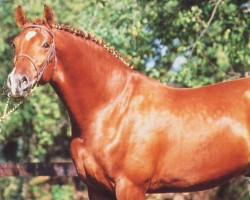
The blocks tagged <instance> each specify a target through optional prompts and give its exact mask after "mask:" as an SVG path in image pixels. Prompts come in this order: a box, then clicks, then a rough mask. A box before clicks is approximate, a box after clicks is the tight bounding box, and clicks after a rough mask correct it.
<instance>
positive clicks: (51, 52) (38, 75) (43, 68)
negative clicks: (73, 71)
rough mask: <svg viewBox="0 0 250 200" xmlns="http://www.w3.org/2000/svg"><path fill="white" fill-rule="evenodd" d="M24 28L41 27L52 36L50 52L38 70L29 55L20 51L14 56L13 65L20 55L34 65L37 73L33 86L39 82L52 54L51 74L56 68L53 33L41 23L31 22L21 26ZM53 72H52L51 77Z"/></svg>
mask: <svg viewBox="0 0 250 200" xmlns="http://www.w3.org/2000/svg"><path fill="white" fill-rule="evenodd" d="M26 28H41V29H43V30H45V31H46V32H47V33H49V35H50V36H51V37H52V45H51V51H50V54H49V56H48V58H47V60H46V61H45V62H44V64H43V65H42V67H41V69H40V71H39V70H38V68H37V65H36V64H35V62H34V60H33V59H32V58H31V57H30V56H29V55H27V54H24V53H22V54H20V55H18V56H17V58H16V60H15V62H14V65H16V62H17V60H18V59H19V58H20V57H24V58H27V59H28V60H29V61H30V62H31V63H32V66H33V67H34V69H35V71H36V73H37V77H36V81H35V83H34V85H33V86H32V87H34V86H36V85H37V84H38V82H39V81H40V79H41V78H42V76H43V74H44V72H45V70H46V68H47V66H48V64H49V63H50V62H51V58H52V57H53V56H54V57H55V58H54V67H53V74H54V71H55V69H56V49H55V37H54V34H53V32H52V31H51V30H49V29H48V28H46V27H44V26H41V25H34V24H33V25H28V26H25V27H24V28H23V30H24V29H26ZM53 74H52V76H51V77H53Z"/></svg>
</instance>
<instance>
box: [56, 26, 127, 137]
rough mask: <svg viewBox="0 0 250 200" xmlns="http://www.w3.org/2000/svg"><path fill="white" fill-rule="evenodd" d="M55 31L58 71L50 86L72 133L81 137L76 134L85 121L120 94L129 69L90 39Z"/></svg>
mask: <svg viewBox="0 0 250 200" xmlns="http://www.w3.org/2000/svg"><path fill="white" fill-rule="evenodd" d="M54 32H55V42H56V55H57V66H56V67H57V68H56V71H55V73H54V76H53V81H52V82H51V84H52V86H53V88H54V89H55V91H56V92H57V93H58V95H59V97H60V98H61V100H62V101H63V102H64V104H65V105H66V107H67V110H68V112H69V115H70V118H71V122H72V127H73V129H75V130H73V134H80V133H77V132H82V131H83V130H82V129H84V127H81V125H82V126H84V123H83V122H87V121H89V120H90V118H91V117H93V116H92V115H93V114H94V113H95V110H96V109H100V108H101V107H102V106H105V104H107V103H109V102H110V101H111V100H112V99H114V98H115V97H116V96H117V95H119V93H120V92H121V91H122V89H123V88H124V85H126V82H127V74H128V71H129V69H128V68H127V67H126V66H124V64H123V63H122V62H121V61H120V60H118V59H116V58H115V57H114V56H113V55H111V54H110V53H109V52H108V51H107V50H106V49H104V48H103V47H102V46H99V45H97V44H95V43H94V42H92V41H90V40H87V39H84V38H81V37H77V36H74V35H72V34H71V33H67V32H65V31H59V30H55V31H54ZM80 122H81V123H80ZM79 129H80V130H79ZM74 132H75V133H74Z"/></svg>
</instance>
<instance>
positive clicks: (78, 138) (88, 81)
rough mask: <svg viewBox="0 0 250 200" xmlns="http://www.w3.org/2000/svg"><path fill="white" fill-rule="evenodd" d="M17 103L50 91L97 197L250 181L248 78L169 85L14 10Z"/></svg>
mask: <svg viewBox="0 0 250 200" xmlns="http://www.w3.org/2000/svg"><path fill="white" fill-rule="evenodd" d="M15 18H16V22H17V25H18V26H19V27H20V28H22V31H21V33H20V34H19V35H18V36H17V37H16V38H15V39H14V41H13V43H14V46H15V57H14V69H13V71H12V72H11V73H10V75H9V77H8V80H7V82H8V87H9V88H10V90H11V93H12V96H13V97H14V98H20V97H25V96H26V95H27V94H29V92H30V90H31V89H32V88H34V87H35V86H36V85H42V84H46V83H50V84H51V86H52V87H53V88H54V90H55V91H56V93H57V94H58V96H59V97H60V99H61V100H62V101H63V103H64V104H65V106H66V108H67V110H68V113H69V116H70V120H71V125H72V142H71V146H70V151H71V154H72V158H73V161H74V164H75V167H76V169H77V172H78V174H79V176H80V178H81V179H82V180H83V181H84V182H85V183H86V184H87V186H88V194H89V198H90V199H102V200H103V199H118V200H131V199H135V200H142V199H145V194H146V193H160V192H189V191H198V190H204V189H209V188H211V187H214V186H217V185H219V184H222V183H224V182H225V181H228V180H229V179H231V178H232V177H235V176H239V175H242V174H247V173H248V168H249V161H250V140H249V137H250V79H249V78H243V79H239V80H234V81H229V82H224V83H219V84H214V85H210V86H205V87H201V88H196V89H176V88H171V87H168V86H166V85H163V84H161V83H159V82H157V81H156V80H153V79H151V78H149V77H147V76H145V75H143V74H141V73H139V72H136V71H133V70H132V69H130V68H129V67H128V66H127V65H126V60H125V59H123V57H122V56H121V55H120V54H119V53H118V52H116V51H115V50H113V49H112V48H110V47H109V46H108V45H107V44H106V43H105V42H104V41H102V40H97V39H95V38H94V37H93V36H92V35H90V34H88V33H85V32H83V31H80V30H77V29H73V28H71V27H69V26H65V25H59V24H54V17H53V12H52V10H51V9H50V7H48V6H45V7H44V14H43V20H39V19H37V20H35V21H33V22H29V21H28V19H27V17H26V15H25V14H24V12H23V10H22V8H21V7H20V6H19V7H17V9H16V12H15Z"/></svg>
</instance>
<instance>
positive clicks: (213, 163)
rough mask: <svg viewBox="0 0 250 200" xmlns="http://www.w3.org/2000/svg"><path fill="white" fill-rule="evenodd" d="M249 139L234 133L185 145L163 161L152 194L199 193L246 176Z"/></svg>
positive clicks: (169, 153) (169, 152)
mask: <svg viewBox="0 0 250 200" xmlns="http://www.w3.org/2000/svg"><path fill="white" fill-rule="evenodd" d="M246 138H247V137H244V136H243V135H236V134H234V133H232V132H230V131H229V132H224V133H222V134H221V133H218V134H211V137H208V138H206V140H204V141H200V140H198V139H197V138H196V139H191V138H189V140H187V141H186V142H185V141H183V143H181V144H179V145H178V144H176V146H175V147H173V148H171V149H169V151H167V152H166V153H165V155H163V156H162V157H161V161H160V162H159V166H158V170H157V173H156V174H155V176H154V178H153V179H152V182H151V187H150V191H151V192H154V191H161V192H164V191H165V192H176V191H196V190H201V189H208V188H211V187H214V186H217V185H219V184H221V183H223V182H225V181H227V180H229V179H230V178H232V177H234V176H236V175H240V174H243V172H244V171H245V170H247V168H248V166H249V162H250V148H249V141H248V140H246Z"/></svg>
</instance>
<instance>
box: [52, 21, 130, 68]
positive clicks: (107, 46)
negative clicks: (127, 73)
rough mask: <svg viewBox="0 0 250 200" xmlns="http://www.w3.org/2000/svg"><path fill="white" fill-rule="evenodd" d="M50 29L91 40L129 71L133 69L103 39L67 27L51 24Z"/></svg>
mask: <svg viewBox="0 0 250 200" xmlns="http://www.w3.org/2000/svg"><path fill="white" fill-rule="evenodd" d="M52 27H53V28H55V29H58V30H63V31H67V32H69V33H72V34H74V35H76V36H79V37H82V38H84V39H87V40H91V41H92V42H94V43H95V44H97V45H100V46H102V47H103V48H105V49H106V50H107V51H108V52H109V53H111V54H112V55H113V56H115V58H117V59H119V60H120V61H122V62H123V63H124V64H125V65H127V66H128V67H130V68H131V69H133V68H134V64H133V63H132V62H131V61H129V60H128V59H127V58H125V57H124V56H123V55H121V54H120V53H119V52H118V51H116V50H115V49H114V48H113V47H111V46H110V45H109V44H108V43H107V42H106V41H105V40H103V39H97V38H95V37H94V36H93V35H91V34H90V33H86V32H84V31H82V30H79V29H75V28H72V27H71V26H69V25H64V24H53V26H52Z"/></svg>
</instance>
